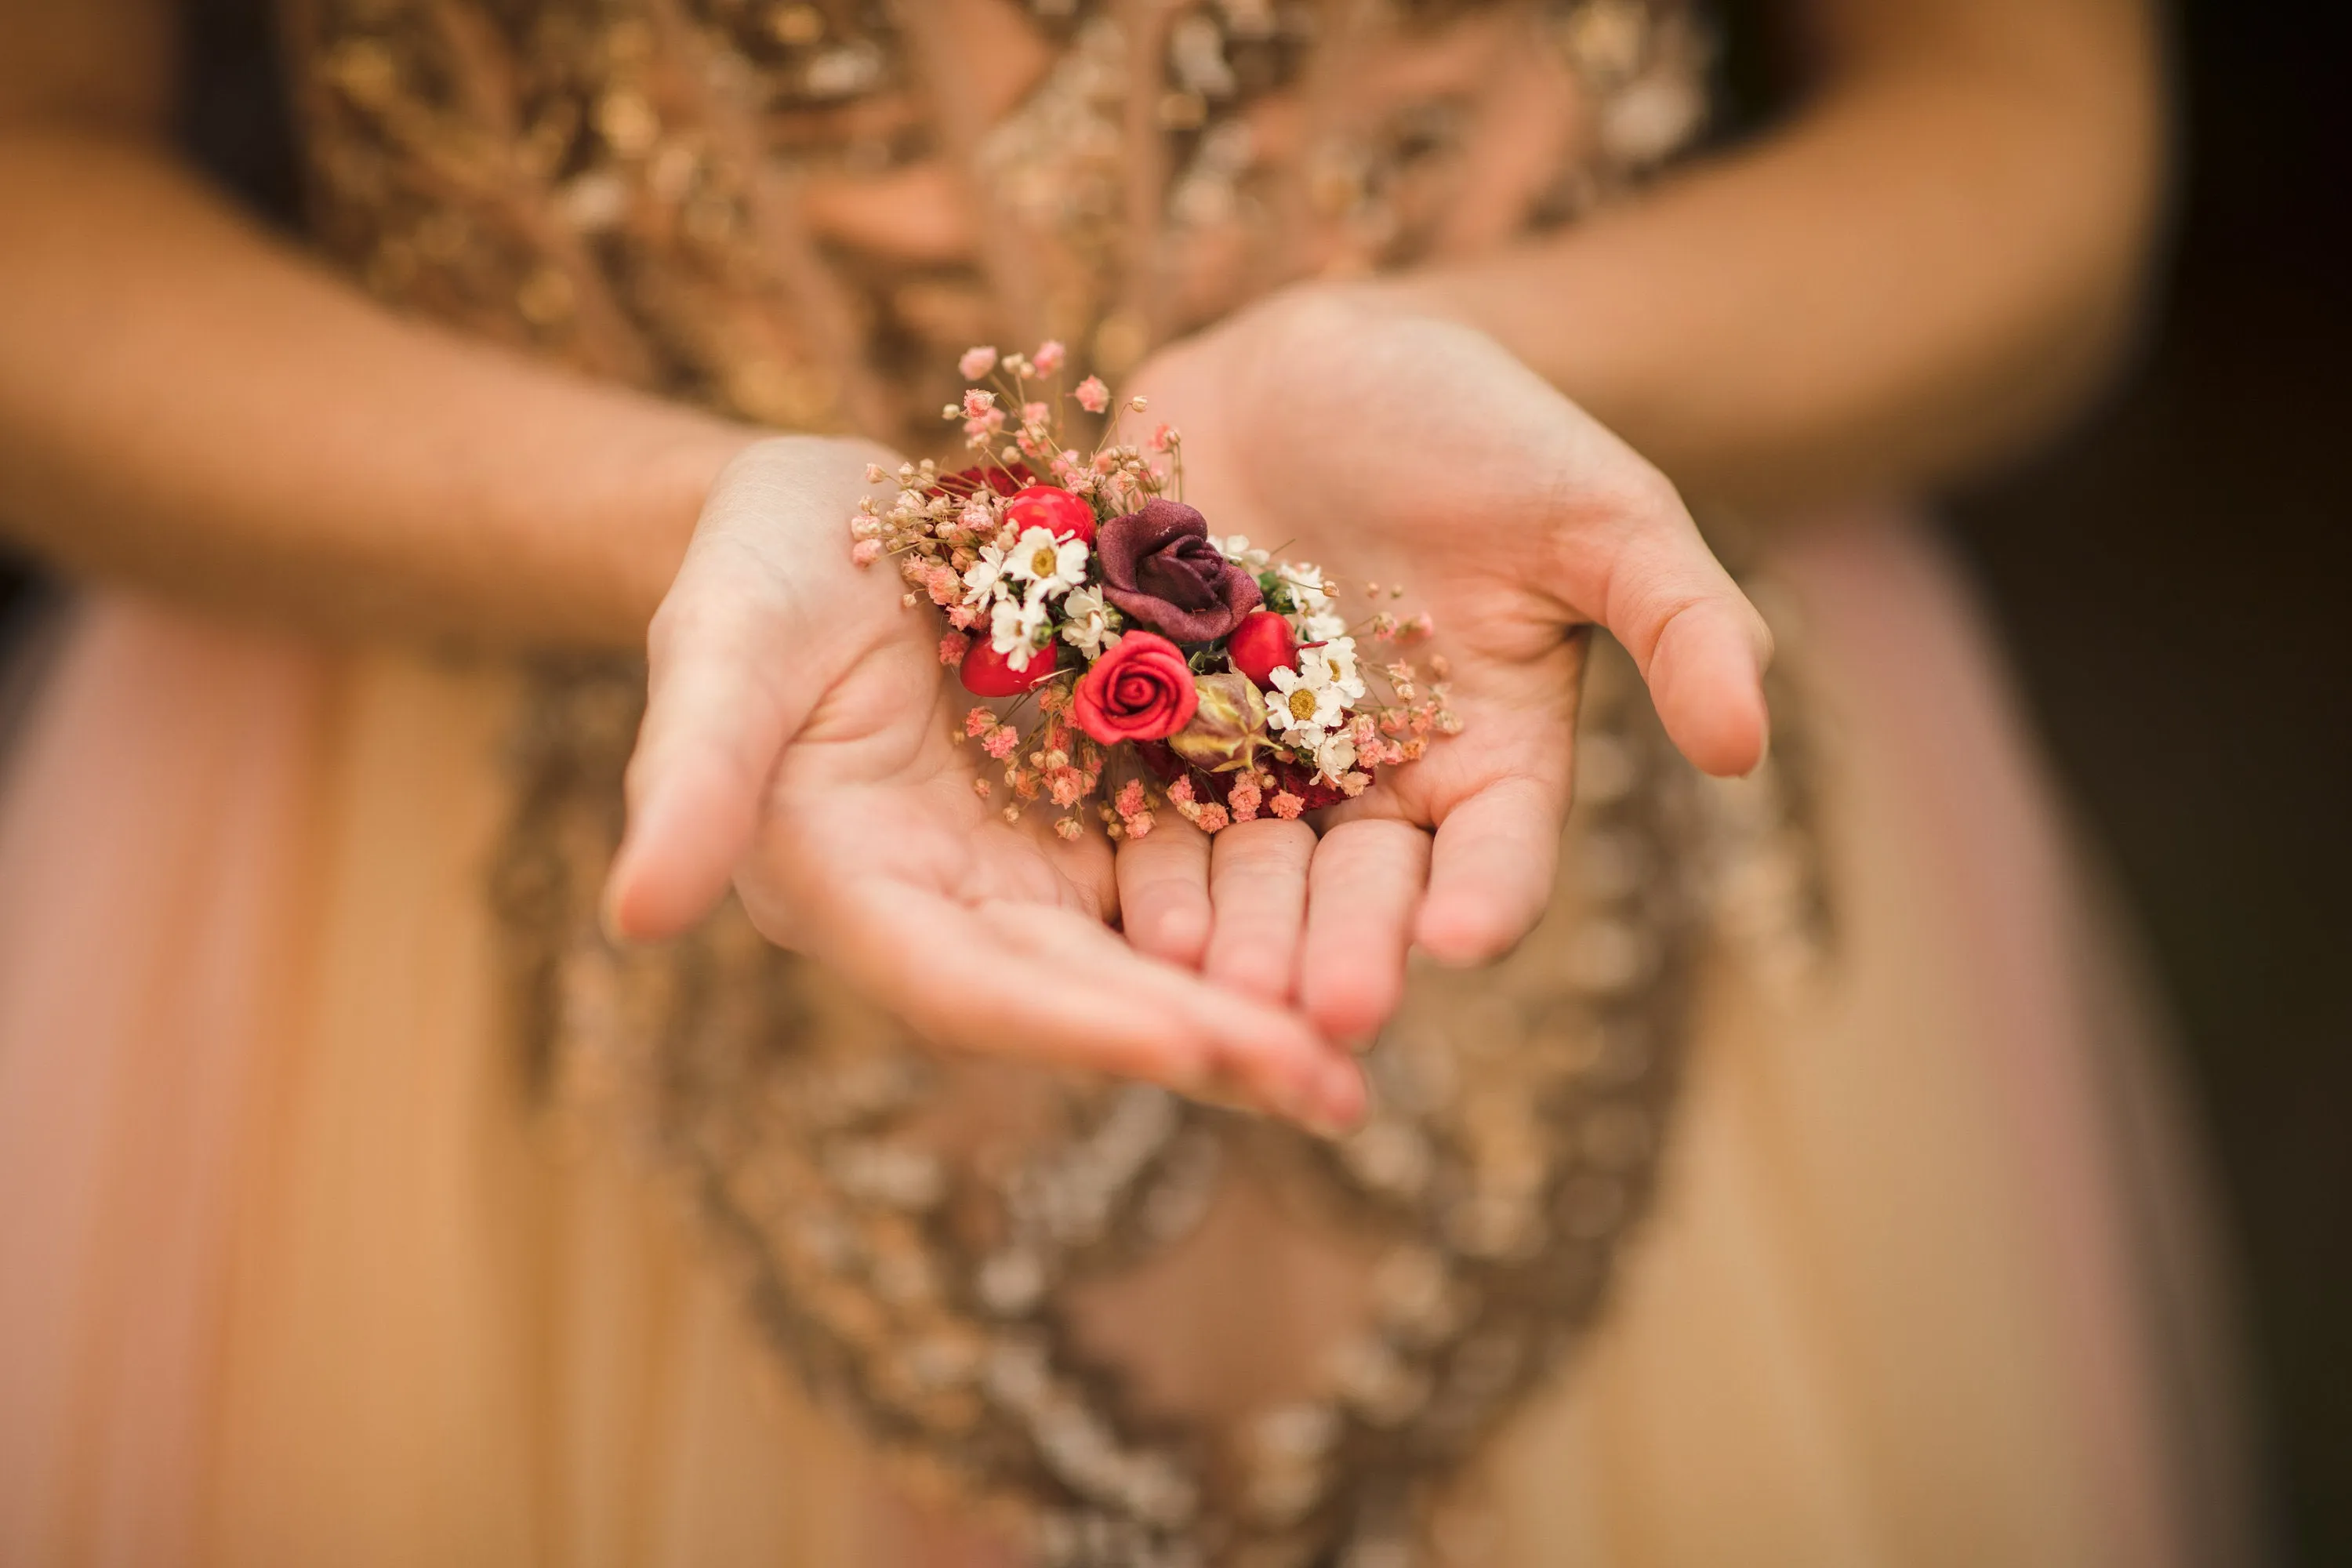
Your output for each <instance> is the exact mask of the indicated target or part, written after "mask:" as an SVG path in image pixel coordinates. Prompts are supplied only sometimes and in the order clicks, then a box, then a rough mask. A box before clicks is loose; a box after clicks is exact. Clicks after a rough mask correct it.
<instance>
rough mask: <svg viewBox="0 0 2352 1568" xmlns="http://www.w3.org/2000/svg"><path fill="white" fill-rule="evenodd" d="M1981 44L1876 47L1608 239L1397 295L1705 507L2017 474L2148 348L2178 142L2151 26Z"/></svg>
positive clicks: (1545, 246) (1585, 232)
mask: <svg viewBox="0 0 2352 1568" xmlns="http://www.w3.org/2000/svg"><path fill="white" fill-rule="evenodd" d="M2041 3H2042V0H2035V4H2036V5H2040V4H2041ZM1887 9H1888V10H1893V9H1895V8H1893V7H1888V8H1887ZM2062 11H2063V12H2064V13H2065V15H2063V16H2062V15H2060V14H2059V13H2060V12H2062ZM1975 19H1976V18H1975V16H1973V15H1972V16H1969V18H1968V22H1973V21H1974V20H1975ZM1968 22H1961V23H1956V24H1955V25H1954V26H1952V27H1951V29H1950V30H1949V32H1950V36H1948V37H1922V38H1919V39H1917V40H1916V47H1908V48H1895V47H1883V48H1881V47H1869V48H1865V49H1864V51H1863V53H1864V58H1861V59H1858V60H1856V61H1854V62H1853V63H1851V64H1850V65H1849V66H1847V67H1846V68H1844V69H1843V70H1842V71H1840V72H1839V73H1838V75H1837V76H1836V77H1835V78H1833V79H1832V82H1831V84H1830V85H1829V87H1828V89H1826V90H1825V91H1824V92H1823V93H1822V96H1821V98H1820V99H1819V100H1817V101H1816V102H1815V103H1814V104H1813V105H1812V106H1811V108H1810V109H1809V110H1808V111H1807V112H1806V113H1805V114H1803V115H1802V116H1801V118H1800V119H1799V120H1798V121H1795V122H1794V123H1792V124H1791V125H1790V126H1789V127H1788V128H1787V129H1785V130H1784V131H1782V132H1779V133H1778V134H1776V135H1774V136H1771V137H1769V138H1767V139H1765V140H1764V141H1762V142H1759V143H1758V144H1757V145H1755V146H1753V147H1751V148H1749V149H1747V150H1744V151H1742V152H1739V153H1736V154H1734V155H1731V156H1727V157H1726V158H1723V159H1721V160H1719V161H1716V162H1714V163H1708V164H1706V165H1703V166H1700V167H1697V168H1695V169H1693V170H1691V171H1690V172H1688V173H1686V174H1683V175H1682V176H1680V177H1678V178H1676V179H1674V180H1672V181H1669V182H1668V183H1666V184H1663V185H1662V186H1661V187H1660V188H1659V189H1658V190H1657V191H1656V192H1655V193H1654V194H1652V195H1648V196H1646V197H1644V198H1643V199H1641V200H1639V201H1637V202H1634V203H1632V204H1629V205H1626V206H1624V207H1622V208H1620V209H1617V210H1615V211H1612V212H1610V213H1608V214H1605V215H1603V216H1599V217H1597V218H1596V219H1594V220H1593V221H1592V222H1591V223H1590V224H1589V225H1586V226H1582V227H1580V228H1578V229H1576V230H1574V231H1571V232H1570V233H1568V234H1566V235H1563V236H1561V237H1557V238H1552V239H1548V240H1544V241H1541V242H1538V243H1534V244H1530V245H1528V246H1526V247H1521V248H1518V249H1516V250H1512V251H1507V252H1504V253H1501V254H1498V255H1496V256H1494V257H1491V258H1486V259H1483V260H1479V261H1474V262H1469V263H1465V264H1462V265H1459V266H1454V267H1449V268H1444V269H1437V270H1432V271H1429V272H1426V273H1423V274H1421V275H1418V276H1415V277H1412V278H1408V279H1404V280H1402V281H1401V282H1400V283H1398V284H1396V285H1393V286H1392V287H1393V289H1394V290H1395V291H1396V292H1398V293H1399V294H1401V295H1402V297H1403V298H1404V299H1406V300H1409V301H1411V302H1412V303H1414V304H1416V305H1419V306H1422V307H1423V308H1428V309H1433V310H1438V311H1441V312H1443V313H1444V314H1448V315H1452V316H1454V317H1457V318H1460V319H1464V320H1466V321H1469V322H1471V323H1472V324H1474V325H1476V326H1478V327H1480V328H1482V329H1483V330H1485V331H1488V332H1489V333H1491V334H1492V335H1494V336H1496V338H1498V339H1499V340H1501V341H1502V342H1504V343H1505V344H1506V345H1507V346H1508V347H1509V348H1511V349H1512V350H1513V351H1514V352H1515V353H1517V354H1518V355H1519V356H1520V357H1521V358H1522V359H1524V360H1525V361H1527V362H1528V363H1529V364H1530V365H1532V366H1533V367H1534V368H1536V369H1537V370H1538V371H1539V372H1540V373H1541V374H1544V375H1545V376H1546V377H1547V378H1548V379H1549V380H1551V381H1552V382H1553V383H1554V384H1557V385H1559V387H1560V388H1561V389H1562V390H1564V391H1565V392H1567V393H1568V394H1569V395H1570V396H1572V397H1574V398H1576V399H1577V400H1578V401H1579V402H1580V403H1582V404H1583V405H1585V406H1587V407H1588V408H1590V409H1591V410H1592V411H1593V412H1594V413H1596V414H1598V415H1599V416H1601V418H1602V419H1604V420H1605V421H1607V422H1608V423H1610V424H1611V425H1612V426H1614V427H1615V428H1617V429H1618V430H1619V431H1620V432H1621V433H1622V435H1624V436H1625V437H1627V438H1628V439H1630V440H1631V441H1633V444H1634V445H1635V446H1636V447H1640V448H1641V449H1642V450H1643V452H1644V453H1645V454H1647V455H1648V456H1650V457H1651V458H1653V459H1654V460H1655V461H1656V462H1658V463H1659V464H1660V465H1661V466H1662V467H1663V468H1665V469H1666V470H1667V471H1668V472H1669V473H1670V474H1672V475H1673V476H1674V477H1675V479H1676V480H1677V481H1678V482H1679V483H1681V484H1682V485H1683V486H1684V487H1685V489H1688V490H1690V491H1691V492H1693V493H1694V494H1696V495H1698V496H1700V497H1703V498H1713V499H1719V500H1734V501H1740V502H1751V503H1763V504H1772V503H1784V502H1790V501H1801V500H1819V499H1823V498H1828V497H1836V496H1843V495H1852V494H1855V493H1859V492H1867V491H1883V490H1886V489H1901V488H1905V487H1910V486H1916V485H1918V484H1921V483H1923V482H1927V481H1931V480H1934V479H1939V478H1942V477H1945V476H1947V475H1949V474H1951V473H1953V472H1955V471H1957V470H1959V469H1961V468H1966V467H1969V466H1971V465H1975V464H1979V463H1982V462H1984V461H1986V460H1988V459H1990V458H1996V457H1998V456H2000V455H2001V454H2002V453H2004V452H2005V451H2007V450H2009V449H2011V448H2012V447H2015V446H2016V445H2018V444H2019V443H2021V442H2022V441H2025V440H2027V439H2030V438H2032V437H2033V436H2035V435H2037V434H2039V433H2040V432H2042V430H2043V429H2044V428H2046V427H2047V426H2048V425H2049V424H2050V423H2051V422H2052V421H2053V420H2054V419H2057V418H2060V417H2063V416H2064V415H2065V414H2066V413H2067V412H2068V411H2070V410H2071V409H2072V408H2073V407H2074V405H2076V404H2077V403H2078V402H2079V400H2080V399H2081V397H2082V396H2083V395H2084V394H2085V392H2086V391H2087V390H2089V389H2090V388H2091V387H2092V386H2094V385H2095V383H2096V381H2097V379H2098V378H2099V376H2100V375H2101V374H2103V373H2104V371H2105V368H2106V367H2107V365H2108V364H2109V363H2111V361H2112V359H2113V357H2114V355H2115V353H2116V349H2117V347H2118V346H2119V345H2120V344H2121V343H2122V342H2124V341H2125V340H2126V336H2127V334H2128V332H2129V330H2130V327H2131V324H2132V321H2133V317H2134V313H2135V311H2136V309H2137V302H2138V296H2139V293H2140V287H2141V277H2142V271H2143V268H2144V260H2143V258H2144V252H2145V250H2146V247H2147V236H2148V234H2149V232H2150V230H2151V228H2152V227H2153V225H2154V220H2155V214H2156V209H2157V206H2158V189H2159V178H2158V176H2159V173H2160V163H2161V140H2162V138H2161V134H2160V131H2159V127H2158V101H2157V95H2156V89H2155V85H2154V78H2155V69H2154V64H2153V59H2152V55H2153V49H2154V45H2153V41H2152V39H2151V38H2150V37H2148V31H2147V27H2146V26H2145V24H2144V22H2142V21H2141V20H2140V19H2139V17H2138V9H2137V6H2134V5H2121V4H2108V3H2106V0H2093V3H2090V4H2078V5H2068V6H2063V7H2052V8H2049V9H2047V10H2044V11H2043V12H2042V14H2041V15H2040V16H2038V17H2031V16H2029V17H2025V18H2024V19H2023V20H2018V19H2016V18H2015V17H2011V18H2010V19H2007V20H2004V21H2002V22H2001V23H2000V26H1998V27H1996V28H1993V29H1992V31H1991V34H1990V37H1989V38H1974V39H1971V38H1970V37H1969V32H1970V28H1969V25H1968ZM1865 43H1866V44H1870V45H1873V46H1874V45H1875V43H1876V40H1865Z"/></svg>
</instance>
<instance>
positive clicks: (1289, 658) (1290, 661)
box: [1225, 610, 1298, 690]
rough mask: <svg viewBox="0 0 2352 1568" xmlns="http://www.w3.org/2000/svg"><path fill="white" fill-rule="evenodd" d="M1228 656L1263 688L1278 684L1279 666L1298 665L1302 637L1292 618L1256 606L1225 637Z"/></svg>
mask: <svg viewBox="0 0 2352 1568" xmlns="http://www.w3.org/2000/svg"><path fill="white" fill-rule="evenodd" d="M1225 657H1226V658H1230V659H1232V660H1233V661H1234V668H1235V669H1238V670H1240V671H1241V672H1242V673H1243V674H1244V675H1246V676H1248V677H1249V678H1250V682H1251V684H1253V685H1255V686H1256V687H1257V688H1258V689H1260V690H1264V689H1265V688H1267V687H1269V686H1272V685H1273V684H1274V672H1275V671H1276V670H1277V669H1297V668H1298V641H1297V638H1296V637H1292V636H1291V635H1290V622H1289V621H1288V619H1286V617H1284V616H1277V615H1276V614H1275V613H1274V612H1273V611H1272V610H1252V611H1251V612H1250V613H1249V614H1248V615H1246V616H1243V617H1242V624H1241V625H1239V626H1235V627H1234V635H1233V636H1232V637H1228V638H1227V639H1226V640H1225Z"/></svg>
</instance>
